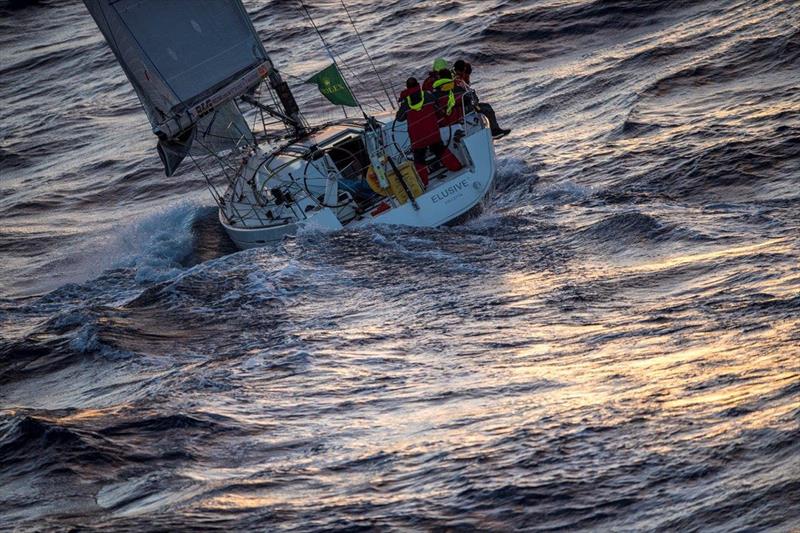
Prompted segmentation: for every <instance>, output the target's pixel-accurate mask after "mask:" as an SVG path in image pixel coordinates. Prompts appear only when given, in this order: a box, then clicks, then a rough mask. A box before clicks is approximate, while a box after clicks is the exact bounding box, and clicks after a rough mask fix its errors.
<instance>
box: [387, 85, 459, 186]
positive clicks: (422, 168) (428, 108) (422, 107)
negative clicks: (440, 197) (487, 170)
mask: <svg viewBox="0 0 800 533" xmlns="http://www.w3.org/2000/svg"><path fill="white" fill-rule="evenodd" d="M438 111H439V110H438V103H437V101H436V98H434V96H433V95H432V94H431V93H429V92H427V91H423V90H422V89H421V88H420V86H419V82H418V81H417V79H416V78H409V79H408V81H407V82H406V90H404V91H403V92H402V93H400V109H398V110H397V115H396V117H395V119H396V120H398V121H400V122H403V121H406V120H407V121H408V136H409V138H410V139H411V149H412V150H413V152H414V166H415V167H416V169H417V174H419V177H420V178H421V179H422V183H424V184H425V186H426V187H427V185H428V166H427V165H426V164H425V159H426V156H427V154H428V150H430V151H431V152H433V154H434V155H435V156H436V157H437V158H439V159H440V160H441V161H442V164H444V166H445V167H447V170H450V171H451V172H455V171H458V170H461V169H462V168H463V166H462V165H461V163H460V162H459V160H458V159H457V158H456V156H454V155H453V153H452V152H451V151H450V150H448V149H447V148H446V147H445V146H444V144H443V143H442V137H441V135H440V134H439V112H438Z"/></svg>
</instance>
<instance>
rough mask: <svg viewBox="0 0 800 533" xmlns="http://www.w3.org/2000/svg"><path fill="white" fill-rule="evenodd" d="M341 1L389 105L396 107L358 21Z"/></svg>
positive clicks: (342, 0)
mask: <svg viewBox="0 0 800 533" xmlns="http://www.w3.org/2000/svg"><path fill="white" fill-rule="evenodd" d="M341 2H342V7H343V8H344V12H345V13H347V18H348V19H350V24H351V25H352V26H353V30H354V31H355V32H356V36H357V37H358V42H360V43H361V47H362V48H363V49H364V53H365V54H367V59H369V64H370V65H372V71H373V72H374V73H375V76H376V77H377V78H378V81H379V82H380V84H381V88H383V93H384V94H385V95H386V98H388V99H389V105H391V106H392V109H394V101H395V99H394V98H392V97H391V96H389V91H388V89H386V84H385V83H383V78H381V75H380V74H379V73H378V69H377V68H376V67H375V62H374V61H372V56H370V55H369V50H367V46H366V45H365V44H364V40H363V39H362V38H361V34H360V33H359V31H358V28H357V27H356V23H355V21H354V20H353V17H352V16H351V15H350V10H349V9H347V4H345V3H344V0H341Z"/></svg>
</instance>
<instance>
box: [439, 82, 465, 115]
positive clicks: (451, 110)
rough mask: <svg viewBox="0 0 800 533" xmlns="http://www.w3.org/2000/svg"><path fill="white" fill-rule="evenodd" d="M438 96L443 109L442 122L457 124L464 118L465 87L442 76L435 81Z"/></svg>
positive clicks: (440, 106)
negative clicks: (463, 100)
mask: <svg viewBox="0 0 800 533" xmlns="http://www.w3.org/2000/svg"><path fill="white" fill-rule="evenodd" d="M433 88H434V90H435V91H436V97H437V100H438V102H439V108H440V109H441V116H440V119H441V124H442V126H449V125H451V124H457V123H459V122H461V119H462V118H464V111H463V105H462V99H463V96H464V88H463V87H462V86H461V85H460V84H458V83H456V82H455V81H454V80H452V79H449V78H442V79H440V80H436V81H435V82H434V83H433Z"/></svg>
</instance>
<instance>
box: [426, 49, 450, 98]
mask: <svg viewBox="0 0 800 533" xmlns="http://www.w3.org/2000/svg"><path fill="white" fill-rule="evenodd" d="M449 68H450V65H449V64H448V63H447V60H446V59H444V58H442V57H437V58H436V59H435V60H434V61H433V70H431V71H430V72H428V77H427V78H425V81H423V82H422V90H423V91H428V92H430V91H433V84H434V83H436V80H438V79H439V71H441V70H448V69H449Z"/></svg>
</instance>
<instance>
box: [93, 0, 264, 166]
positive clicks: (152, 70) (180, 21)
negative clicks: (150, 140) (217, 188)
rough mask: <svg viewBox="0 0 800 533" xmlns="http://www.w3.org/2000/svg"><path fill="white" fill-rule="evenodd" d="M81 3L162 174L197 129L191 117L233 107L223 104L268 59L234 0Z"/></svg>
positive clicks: (245, 87)
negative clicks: (155, 141)
mask: <svg viewBox="0 0 800 533" xmlns="http://www.w3.org/2000/svg"><path fill="white" fill-rule="evenodd" d="M84 3H85V4H86V7H87V8H88V9H89V12H90V13H91V15H92V17H93V18H94V20H95V22H96V23H97V25H98V27H99V28H100V31H101V32H102V33H103V35H104V36H105V38H106V41H107V42H108V44H109V46H110V47H111V49H112V50H113V52H114V55H115V56H116V57H117V60H118V61H119V63H120V65H121V66H122V68H123V69H124V71H125V74H126V75H127V76H128V79H129V80H130V82H131V84H132V85H133V87H134V89H135V90H136V93H137V95H138V96H139V100H140V101H141V103H142V106H143V107H144V109H145V112H146V113H147V116H148V118H149V119H150V123H151V125H152V127H153V132H154V133H155V134H156V135H158V137H159V154H160V155H161V157H162V161H163V162H164V166H165V168H166V171H167V174H168V175H170V174H171V173H172V172H174V170H175V168H177V165H178V163H180V160H181V159H182V158H183V156H185V155H186V153H188V151H189V148H190V145H191V142H192V140H193V139H195V138H196V137H197V136H199V135H203V129H204V128H203V127H202V126H203V124H201V128H199V130H200V131H197V132H196V131H194V126H195V124H197V123H198V121H200V119H201V118H203V117H206V119H205V120H203V122H204V123H206V122H209V118H212V117H210V116H208V115H216V110H217V109H219V108H224V114H226V115H227V116H230V114H231V113H234V114H236V113H238V110H236V108H235V106H233V105H225V104H227V103H228V102H230V101H231V100H232V99H234V98H236V97H238V96H241V95H242V94H244V93H246V92H248V91H250V90H251V89H252V88H253V87H255V86H256V85H258V84H259V83H260V82H261V80H262V79H263V78H265V77H266V76H267V75H268V74H269V72H270V69H271V67H272V65H271V63H270V61H269V57H268V56H267V53H266V51H265V50H264V47H263V45H262V44H261V41H260V40H259V38H258V34H257V33H256V31H255V29H254V28H253V25H252V23H251V22H250V18H249V17H248V15H247V12H246V11H245V9H244V6H243V5H242V4H241V1H240V0H203V1H191V2H187V1H185V0H84ZM212 112H213V113H212ZM213 122H216V120H214V121H213ZM228 122H229V123H230V120H228ZM215 126H216V125H215Z"/></svg>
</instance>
